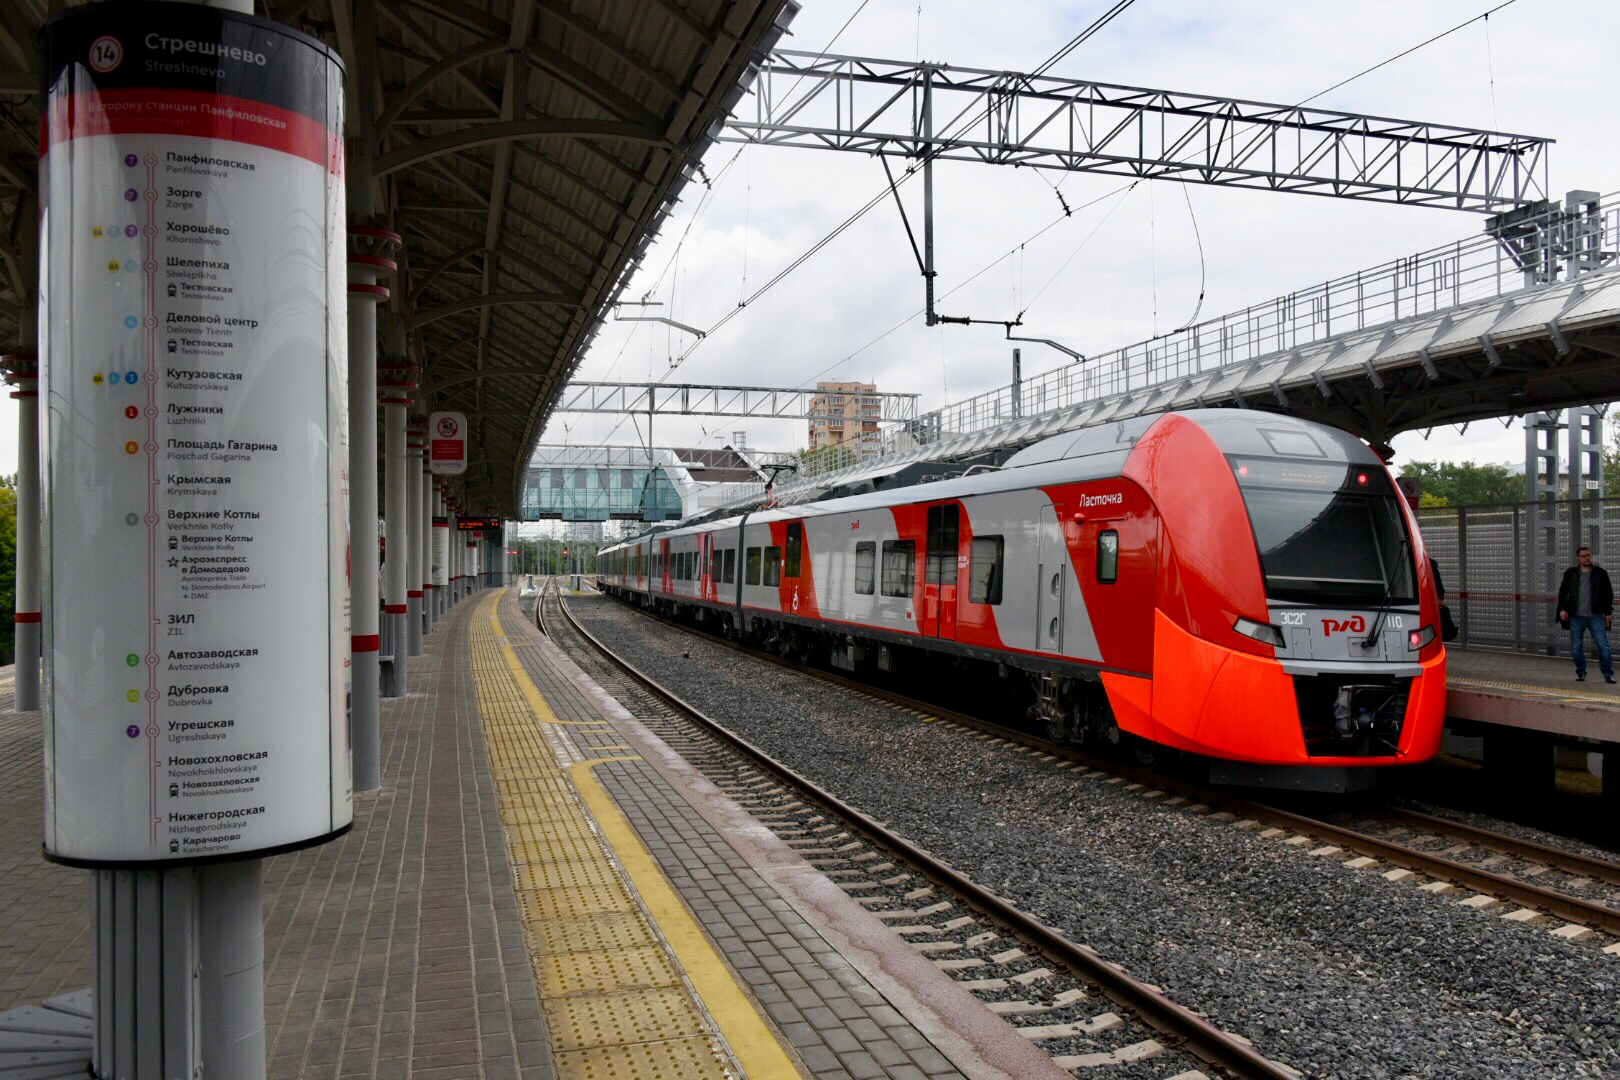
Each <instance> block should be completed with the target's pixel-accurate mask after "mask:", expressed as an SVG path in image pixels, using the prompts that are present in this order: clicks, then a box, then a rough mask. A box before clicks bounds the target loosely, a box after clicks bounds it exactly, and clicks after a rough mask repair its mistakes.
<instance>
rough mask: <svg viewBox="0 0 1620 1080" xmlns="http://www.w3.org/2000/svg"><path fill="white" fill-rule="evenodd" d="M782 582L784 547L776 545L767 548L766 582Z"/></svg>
mask: <svg viewBox="0 0 1620 1080" xmlns="http://www.w3.org/2000/svg"><path fill="white" fill-rule="evenodd" d="M781 583H782V549H781V548H779V547H775V546H774V545H773V546H771V547H768V548H766V549H765V584H766V585H780V584H781Z"/></svg>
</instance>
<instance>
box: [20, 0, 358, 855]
mask: <svg viewBox="0 0 1620 1080" xmlns="http://www.w3.org/2000/svg"><path fill="white" fill-rule="evenodd" d="M156 6H158V5H146V4H111V5H98V6H95V7H91V8H84V9H78V10H74V11H70V12H68V13H66V14H64V15H62V16H60V17H58V18H56V19H54V20H52V21H51V22H50V23H49V24H48V26H47V31H46V35H45V44H44V61H43V68H44V73H45V80H46V82H45V85H46V91H47V93H46V98H45V109H44V122H43V140H42V141H43V154H44V157H43V159H42V185H41V186H42V192H43V202H44V205H43V236H44V241H45V244H44V252H43V260H42V287H43V302H42V310H43V312H44V315H43V320H42V325H41V339H42V340H41V345H42V350H41V352H42V355H43V357H44V365H43V368H44V370H43V376H42V382H43V387H42V388H43V391H44V402H45V410H44V416H45V424H46V430H45V446H44V453H45V462H46V493H47V500H46V505H47V521H46V528H45V557H46V558H45V578H44V581H45V598H46V604H45V619H46V622H45V637H46V641H45V656H46V663H47V687H48V690H47V694H46V698H45V702H44V709H45V763H46V781H47V786H46V799H45V851H46V854H47V856H48V857H50V858H52V859H55V860H58V861H61V862H67V863H72V864H76V865H84V866H96V867H124V866H150V865H153V864H163V863H169V864H172V863H177V862H197V861H204V860H209V859H220V858H245V857H251V856H260V855H266V854H270V853H273V852H277V851H285V850H290V849H293V848H297V847H301V846H305V845H308V844H312V843H318V842H320V841H322V840H326V839H330V838H332V837H333V836H336V835H338V834H339V833H341V832H343V831H344V830H346V829H347V828H348V827H349V825H350V823H351V820H352V785H351V780H350V776H351V769H350V760H349V741H348V732H347V727H346V719H345V690H346V685H345V683H346V662H347V656H348V640H347V633H348V630H347V626H346V622H345V609H346V604H347V595H348V590H347V582H346V578H345V572H346V563H347V560H346V554H347V552H346V544H347V536H346V520H347V509H346V505H345V492H344V483H343V469H344V465H345V461H346V457H347V448H346V445H345V442H344V439H345V432H344V417H345V412H346V400H347V391H346V372H345V366H346V337H347V330H346V313H345V303H344V294H343V290H344V281H345V274H344V257H345V235H344V228H343V220H344V216H343V215H344V205H343V204H344V198H343V195H344V188H343V151H342V145H343V144H342V140H341V133H342V128H343V121H342V103H343V79H342V71H341V68H340V66H339V64H338V61H337V58H336V56H335V55H334V54H333V53H332V52H331V51H330V50H328V49H327V48H326V47H325V46H324V45H322V44H321V43H320V42H318V41H316V40H315V39H313V38H309V37H305V36H303V35H301V34H298V33H295V32H293V31H290V30H288V29H286V28H283V27H279V26H276V25H275V24H272V23H269V22H267V21H265V20H262V19H255V18H252V17H248V16H241V15H236V14H232V13H229V12H224V11H220V10H218V9H212V8H205V7H187V8H185V9H184V11H185V18H184V19H183V20H181V19H178V18H176V19H174V20H169V21H165V20H163V19H158V18H155V17H154V15H153V8H154V7H156ZM173 6H174V7H176V8H178V7H179V6H178V5H173ZM359 434H360V436H361V437H365V438H369V437H370V434H369V433H367V432H361V433H359Z"/></svg>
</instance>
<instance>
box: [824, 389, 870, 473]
mask: <svg viewBox="0 0 1620 1080" xmlns="http://www.w3.org/2000/svg"><path fill="white" fill-rule="evenodd" d="M879 411H880V407H879V403H878V398H877V386H876V385H875V384H873V383H859V382H818V383H816V393H815V396H814V397H812V398H811V399H810V449H811V450H812V451H815V450H822V449H825V448H827V447H831V446H848V447H850V448H851V449H854V450H855V451H856V452H857V453H859V454H860V456H861V457H876V456H877V453H878V415H879Z"/></svg>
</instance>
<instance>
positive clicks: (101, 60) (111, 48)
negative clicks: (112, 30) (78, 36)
mask: <svg viewBox="0 0 1620 1080" xmlns="http://www.w3.org/2000/svg"><path fill="white" fill-rule="evenodd" d="M123 62H124V43H123V42H122V41H119V40H118V39H117V38H115V37H113V36H112V35H110V34H103V35H102V36H101V37H98V38H96V40H94V41H92V42H91V43H90V68H91V70H93V71H97V72H100V73H101V74H103V75H105V74H107V72H109V71H113V70H115V69H116V68H117V67H118V65H119V64H122V63H123Z"/></svg>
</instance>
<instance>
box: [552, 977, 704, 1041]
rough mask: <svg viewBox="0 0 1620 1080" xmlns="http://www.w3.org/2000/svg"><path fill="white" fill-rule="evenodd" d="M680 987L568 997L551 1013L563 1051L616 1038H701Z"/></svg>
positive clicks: (700, 1032)
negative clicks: (631, 992) (643, 991)
mask: <svg viewBox="0 0 1620 1080" xmlns="http://www.w3.org/2000/svg"><path fill="white" fill-rule="evenodd" d="M685 1006H686V1002H685V996H684V994H683V993H682V992H681V991H679V990H675V989H670V990H648V991H646V992H645V993H640V994H593V995H589V996H583V997H574V998H565V999H563V1000H561V1001H559V1002H557V1003H556V1006H555V1007H554V1008H553V1009H552V1011H551V1013H550V1014H549V1015H548V1016H547V1017H546V1021H547V1023H548V1024H549V1025H550V1027H551V1037H552V1039H553V1040H555V1042H556V1044H557V1050H558V1052H559V1053H561V1052H565V1051H568V1050H579V1049H584V1048H588V1047H593V1046H601V1045H603V1044H613V1043H620V1044H625V1043H632V1042H636V1041H638V1040H640V1041H643V1042H662V1041H664V1040H666V1039H684V1038H692V1037H700V1036H702V1035H703V1031H702V1029H701V1028H699V1029H696V1030H694V1029H693V1028H692V1026H691V1024H692V1015H691V1010H690V1009H688V1008H686V1007H685Z"/></svg>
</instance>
